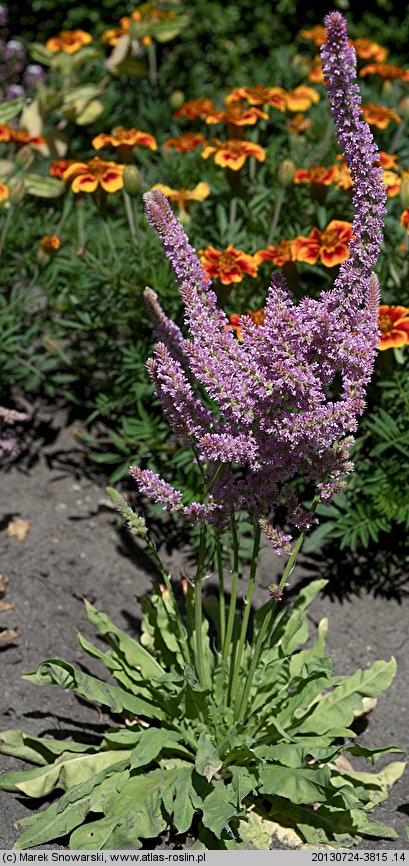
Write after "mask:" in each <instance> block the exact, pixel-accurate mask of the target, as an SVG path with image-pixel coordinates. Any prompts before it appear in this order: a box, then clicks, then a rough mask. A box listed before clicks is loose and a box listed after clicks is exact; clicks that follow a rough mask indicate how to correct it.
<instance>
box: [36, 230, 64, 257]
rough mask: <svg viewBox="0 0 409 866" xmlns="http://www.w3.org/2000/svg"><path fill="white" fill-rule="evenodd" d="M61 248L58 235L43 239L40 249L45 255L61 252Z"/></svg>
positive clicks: (46, 236)
mask: <svg viewBox="0 0 409 866" xmlns="http://www.w3.org/2000/svg"><path fill="white" fill-rule="evenodd" d="M60 246H61V241H60V239H59V237H58V235H55V234H54V235H44V237H43V238H42V239H41V243H40V247H41V249H42V250H44V252H45V253H53V252H55V250H59V249H60Z"/></svg>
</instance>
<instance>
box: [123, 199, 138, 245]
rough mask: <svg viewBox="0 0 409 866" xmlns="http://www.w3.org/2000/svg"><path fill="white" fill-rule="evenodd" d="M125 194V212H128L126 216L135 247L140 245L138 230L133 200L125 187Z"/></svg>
mask: <svg viewBox="0 0 409 866" xmlns="http://www.w3.org/2000/svg"><path fill="white" fill-rule="evenodd" d="M123 196H124V204H125V213H126V218H127V220H128V226H129V233H130V235H131V240H132V243H133V245H134V247H138V246H139V239H138V231H137V228H136V222H135V217H134V212H133V209H132V201H131V198H130V196H129V195H128V193H127V192H126V190H125V189H124V190H123Z"/></svg>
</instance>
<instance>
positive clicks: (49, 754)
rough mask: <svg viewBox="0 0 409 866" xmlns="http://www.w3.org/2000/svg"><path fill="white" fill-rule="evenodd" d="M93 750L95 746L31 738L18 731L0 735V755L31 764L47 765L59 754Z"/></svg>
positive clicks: (69, 741)
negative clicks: (10, 756)
mask: <svg viewBox="0 0 409 866" xmlns="http://www.w3.org/2000/svg"><path fill="white" fill-rule="evenodd" d="M94 750H95V746H92V745H90V744H89V743H78V742H77V743H76V742H71V740H51V739H47V738H46V737H31V736H30V735H29V734H25V733H24V731H20V730H18V729H13V730H10V731H2V732H1V733H0V754H3V755H13V756H14V757H16V758H21V759H22V760H24V761H30V762H31V763H32V764H40V765H45V764H49V763H50V761H52V760H53V757H54V756H55V755H61V752H93V751H94Z"/></svg>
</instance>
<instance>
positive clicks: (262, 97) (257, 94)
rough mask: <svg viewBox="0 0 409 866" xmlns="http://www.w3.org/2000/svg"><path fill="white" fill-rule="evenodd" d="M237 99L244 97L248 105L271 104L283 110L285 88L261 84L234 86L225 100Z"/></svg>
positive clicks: (233, 100)
mask: <svg viewBox="0 0 409 866" xmlns="http://www.w3.org/2000/svg"><path fill="white" fill-rule="evenodd" d="M239 99H245V100H246V102H248V104H249V105H272V106H273V108H277V109H278V111H285V104H286V102H285V90H283V88H282V87H264V85H263V84H254V85H253V86H252V87H236V88H235V89H234V90H232V91H231V93H229V95H228V97H227V99H226V102H227V101H232V102H235V101H237V100H239Z"/></svg>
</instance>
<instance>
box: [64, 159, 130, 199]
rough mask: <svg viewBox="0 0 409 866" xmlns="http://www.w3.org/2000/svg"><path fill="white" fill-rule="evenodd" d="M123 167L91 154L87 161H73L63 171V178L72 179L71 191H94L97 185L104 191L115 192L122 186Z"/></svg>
mask: <svg viewBox="0 0 409 866" xmlns="http://www.w3.org/2000/svg"><path fill="white" fill-rule="evenodd" d="M124 168H125V166H124V165H118V164H117V163H116V162H106V161H105V160H104V159H100V157H99V156H93V157H92V159H90V160H89V161H88V162H73V163H72V164H71V165H70V166H69V168H67V171H65V172H64V175H63V180H69V181H71V180H72V183H71V189H72V191H73V192H95V190H96V189H97V188H98V187H99V186H100V187H101V188H102V189H103V190H105V192H116V191H117V190H118V189H122V188H123V185H124V181H123V173H124Z"/></svg>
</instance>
